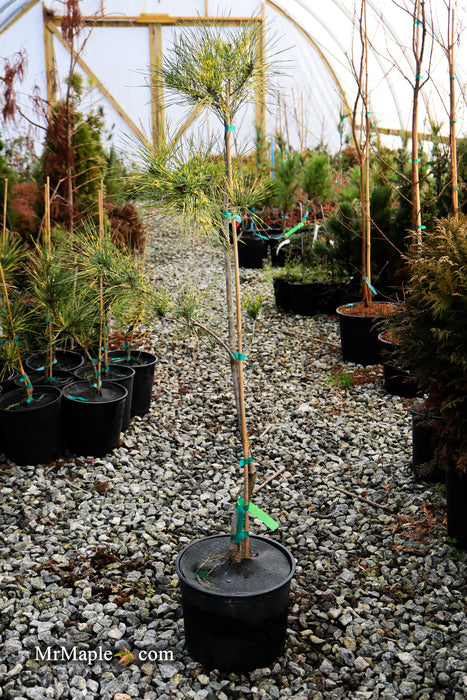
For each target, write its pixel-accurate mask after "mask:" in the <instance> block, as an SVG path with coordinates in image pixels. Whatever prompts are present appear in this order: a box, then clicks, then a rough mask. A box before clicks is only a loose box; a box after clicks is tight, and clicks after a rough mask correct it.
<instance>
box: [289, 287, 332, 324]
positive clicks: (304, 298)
mask: <svg viewBox="0 0 467 700" xmlns="http://www.w3.org/2000/svg"><path fill="white" fill-rule="evenodd" d="M289 299H290V311H292V313H295V314H301V315H302V316H314V315H315V314H318V313H332V314H333V313H335V310H336V306H337V303H338V291H337V284H334V283H333V282H309V283H300V282H289Z"/></svg>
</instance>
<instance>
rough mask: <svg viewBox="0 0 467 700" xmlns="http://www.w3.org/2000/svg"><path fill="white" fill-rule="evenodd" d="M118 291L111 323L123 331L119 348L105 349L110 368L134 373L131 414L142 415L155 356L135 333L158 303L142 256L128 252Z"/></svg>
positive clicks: (147, 405) (148, 399)
mask: <svg viewBox="0 0 467 700" xmlns="http://www.w3.org/2000/svg"><path fill="white" fill-rule="evenodd" d="M119 280H120V281H119V294H118V296H117V299H116V301H115V304H114V306H113V324H114V327H115V329H116V330H120V331H121V332H122V333H123V337H124V340H123V344H122V347H121V348H119V349H117V350H111V351H110V352H109V360H110V371H114V372H119V371H121V368H123V367H128V368H131V369H132V371H133V374H134V379H133V389H132V398H131V416H135V415H138V416H143V415H145V414H146V413H147V412H148V411H149V409H150V405H151V399H152V387H153V384H154V371H155V366H156V362H157V357H156V355H154V353H152V352H148V351H147V350H143V349H142V348H140V347H137V343H136V342H135V334H136V332H137V330H138V328H139V327H141V326H142V325H143V324H144V323H145V322H147V321H148V318H149V313H150V310H151V309H152V308H154V307H157V306H158V302H157V301H156V300H157V299H158V298H159V296H158V294H157V293H156V292H154V291H153V290H152V289H151V288H150V285H149V282H148V280H147V275H146V273H145V270H144V255H142V256H139V255H132V254H131V252H130V251H128V253H127V255H126V257H125V258H124V259H123V260H122V265H121V268H120V271H119Z"/></svg>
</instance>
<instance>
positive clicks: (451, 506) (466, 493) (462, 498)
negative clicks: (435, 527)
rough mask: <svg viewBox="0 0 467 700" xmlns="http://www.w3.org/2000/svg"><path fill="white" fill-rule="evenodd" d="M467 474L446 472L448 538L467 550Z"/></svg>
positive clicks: (452, 471) (452, 470)
mask: <svg viewBox="0 0 467 700" xmlns="http://www.w3.org/2000/svg"><path fill="white" fill-rule="evenodd" d="M466 503H467V474H461V473H460V472H458V471H456V470H455V469H449V470H448V471H447V472H446V515H447V528H448V537H452V538H454V539H455V540H457V544H458V546H459V547H461V548H462V549H467V510H466V507H465V504H466Z"/></svg>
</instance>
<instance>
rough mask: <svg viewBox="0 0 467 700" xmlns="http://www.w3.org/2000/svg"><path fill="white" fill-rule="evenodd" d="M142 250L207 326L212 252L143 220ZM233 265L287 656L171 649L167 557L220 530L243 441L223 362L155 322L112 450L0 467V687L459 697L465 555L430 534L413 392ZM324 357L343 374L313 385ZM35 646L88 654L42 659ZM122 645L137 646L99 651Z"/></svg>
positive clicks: (216, 312)
mask: <svg viewBox="0 0 467 700" xmlns="http://www.w3.org/2000/svg"><path fill="white" fill-rule="evenodd" d="M148 262H149V264H150V266H151V269H152V270H153V277H154V282H155V284H161V285H163V286H165V287H166V288H167V289H169V290H171V291H172V292H173V291H175V290H176V289H177V288H179V287H180V285H182V284H184V283H185V282H186V281H187V280H189V281H192V282H193V283H194V284H196V285H197V286H200V287H202V288H203V289H205V297H204V300H203V303H204V306H205V307H206V311H207V315H208V316H210V317H211V318H212V319H213V322H214V324H215V325H216V327H217V328H218V329H219V330H220V331H221V332H222V333H223V331H224V326H225V322H224V320H223V316H222V310H223V308H224V277H223V256H222V255H221V254H219V253H218V252H216V251H213V250H211V249H209V248H208V247H207V246H206V245H205V244H202V243H200V242H199V241H196V242H195V244H192V243H191V241H190V242H188V243H187V242H186V241H184V240H183V238H182V237H181V236H180V235H179V232H178V230H177V228H176V227H175V226H174V224H167V222H165V221H163V220H161V219H159V220H156V221H155V224H154V229H153V233H152V240H151V243H150V249H149V255H148ZM242 279H243V282H244V289H245V290H250V291H253V292H256V291H263V292H264V293H265V295H266V304H265V308H264V311H263V314H262V316H261V319H260V321H259V323H258V325H257V327H256V331H255V335H254V341H253V343H252V345H251V347H249V348H248V350H247V353H246V354H247V360H246V362H245V383H246V403H247V417H248V422H249V426H250V434H251V444H252V449H253V455H254V458H255V464H256V465H257V468H258V470H259V477H258V483H259V484H260V485H261V483H262V482H263V481H264V480H266V479H268V477H270V476H272V475H273V474H275V472H277V471H278V470H280V469H282V471H281V472H280V473H279V474H278V475H276V476H275V477H274V478H273V479H272V480H270V481H269V482H268V483H267V484H266V485H265V486H264V487H263V488H261V489H260V490H259V491H258V492H257V495H256V497H255V503H256V504H257V505H258V506H259V507H260V508H263V509H264V510H265V511H266V512H268V513H269V514H270V515H271V516H272V517H273V518H275V519H276V520H277V521H278V522H279V523H280V529H279V530H278V531H277V532H276V533H275V534H274V537H275V538H277V539H279V540H280V541H281V542H282V543H283V544H285V545H286V546H288V547H289V548H290V549H291V550H292V552H293V554H294V556H295V557H296V560H297V573H296V577H295V580H294V581H293V583H292V593H291V610H290V618H289V629H288V641H287V649H286V652H285V654H284V655H283V656H282V657H281V658H279V659H278V660H277V663H275V665H274V666H273V667H271V668H266V669H259V670H256V671H254V672H252V673H249V674H247V675H238V674H222V673H219V672H216V671H214V672H210V673H209V672H207V671H206V670H205V669H203V668H201V667H200V666H199V665H198V664H197V663H195V662H194V661H192V660H191V659H190V658H189V656H188V655H187V653H186V651H185V650H184V641H183V621H182V619H181V606H180V597H179V590H178V584H177V579H176V576H175V568H174V561H175V557H176V555H177V553H178V552H179V551H180V549H181V548H182V547H183V546H185V545H186V544H188V543H189V542H191V541H192V540H193V539H197V538H198V537H201V536H205V535H209V534H215V533H218V532H223V531H228V529H229V527H230V518H231V511H232V503H233V502H234V500H235V499H236V498H237V496H238V495H239V490H240V478H239V477H240V475H239V468H238V466H237V463H238V459H239V458H240V453H241V447H240V443H239V439H238V433H237V424H236V416H235V411H234V408H233V399H232V391H231V383H230V374H229V367H228V362H227V361H226V358H225V357H224V356H222V355H220V354H219V353H218V352H217V351H216V350H213V349H212V348H209V347H207V346H206V345H203V344H202V343H200V344H199V345H198V344H197V343H196V342H195V341H193V340H192V339H190V338H186V337H185V338H180V337H179V335H178V329H177V328H176V327H175V325H174V323H173V322H172V321H170V320H167V319H163V320H162V321H161V322H158V323H157V324H156V325H155V326H154V327H153V328H152V329H151V333H150V342H149V344H148V346H147V348H148V349H152V350H153V351H154V352H155V353H156V354H157V355H158V357H159V361H158V364H157V369H156V381H155V386H154V397H153V403H152V407H151V411H150V413H149V414H147V415H146V416H144V417H142V418H139V417H136V418H134V419H133V420H132V423H131V426H130V428H129V430H128V431H127V432H126V433H125V435H124V439H123V444H122V446H121V447H120V448H119V449H117V450H115V451H114V452H113V453H112V454H110V455H108V456H107V457H105V458H103V459H91V458H86V457H82V458H80V459H72V460H66V459H64V460H61V461H59V462H57V463H53V464H49V465H43V466H38V467H34V468H32V467H18V466H16V465H14V464H11V463H5V462H4V463H2V464H1V465H0V487H1V488H0V502H1V506H2V510H1V516H0V523H1V530H0V554H1V575H0V609H1V613H2V614H1V621H0V642H1V644H0V696H1V697H5V698H14V699H15V700H22V699H23V698H26V699H27V698H31V699H32V700H35V699H36V698H37V699H40V698H57V699H58V698H84V697H86V698H103V699H107V698H113V699H115V700H128V698H146V699H147V700H153V699H154V700H165V699H166V698H167V699H168V698H194V699H195V700H215V699H219V700H226V699H227V700H230V698H238V699H241V698H253V699H255V700H256V699H259V698H265V699H268V698H286V697H292V698H303V700H305V698H314V699H315V700H319V699H320V698H355V700H359V699H361V700H363V699H365V698H368V699H373V698H388V699H389V698H391V699H394V698H418V699H419V700H428V699H430V700H431V699H432V700H441V699H443V698H452V699H454V700H461V699H462V698H465V697H466V695H467V624H466V617H465V594H466V589H467V576H466V574H467V566H466V559H465V555H464V554H463V553H462V552H460V551H458V550H456V549H455V548H453V546H452V545H451V544H449V543H447V542H446V537H445V516H444V509H445V494H444V487H442V486H440V485H437V484H435V485H430V484H427V483H423V482H417V481H416V480H415V479H414V476H413V472H412V467H411V429H410V417H409V413H408V410H407V408H408V406H409V405H410V404H411V401H410V400H401V399H399V398H397V397H393V396H389V395H387V394H386V393H385V391H384V390H383V389H382V369H381V367H373V368H367V369H366V370H363V369H362V368H356V367H352V366H348V365H345V364H344V363H343V362H342V361H341V359H340V346H339V336H338V326H337V321H336V319H335V318H331V317H324V316H318V317H315V318H303V317H298V316H287V315H283V314H280V313H278V312H277V310H276V309H275V308H274V303H273V296H272V284H271V282H268V281H266V280H265V279H264V275H263V273H262V272H261V271H253V270H252V271H248V270H244V271H242ZM248 325H249V324H248V322H246V326H248ZM343 369H346V370H347V371H349V372H353V373H354V375H355V376H356V377H357V379H358V381H357V382H356V384H355V385H354V387H353V388H352V389H351V390H350V391H345V390H343V389H341V388H339V386H338V385H336V384H332V382H330V377H331V376H334V377H335V376H337V375H338V373H339V372H340V371H342V370H343ZM254 527H255V532H257V533H263V532H264V531H265V530H264V526H263V525H262V524H261V523H256V522H255V523H254ZM38 646H39V647H40V648H41V649H42V653H45V649H46V648H47V647H49V648H52V649H55V650H57V649H59V648H60V647H65V648H66V649H69V650H71V648H72V647H73V646H75V647H76V648H77V649H78V650H80V651H81V652H86V653H87V652H89V651H94V652H95V653H96V654H97V653H98V652H99V653H100V654H101V657H100V658H101V659H102V660H99V657H97V658H94V657H93V656H92V655H90V656H89V655H88V656H86V657H85V660H81V661H75V662H71V661H66V660H65V661H64V660H58V661H55V662H54V661H53V660H51V661H44V660H41V659H40V656H39V658H36V657H37V656H38V653H37V651H36V649H37V647H38ZM124 648H126V649H129V650H130V651H132V652H133V653H136V652H140V651H141V650H145V651H146V652H151V653H150V654H149V657H150V659H149V660H148V661H146V662H145V663H142V662H138V663H135V662H131V663H129V664H128V665H125V664H121V665H119V664H118V663H117V659H116V658H113V654H115V653H116V651H117V650H119V649H120V650H123V649H124ZM109 650H110V651H111V656H110V658H111V660H110V661H106V660H105V657H103V656H102V654H103V653H104V652H105V651H109ZM70 653H71V651H70ZM83 658H84V657H83ZM88 661H89V663H88Z"/></svg>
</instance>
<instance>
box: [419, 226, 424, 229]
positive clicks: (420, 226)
mask: <svg viewBox="0 0 467 700" xmlns="http://www.w3.org/2000/svg"><path fill="white" fill-rule="evenodd" d="M417 228H422V229H423V228H426V226H417Z"/></svg>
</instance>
